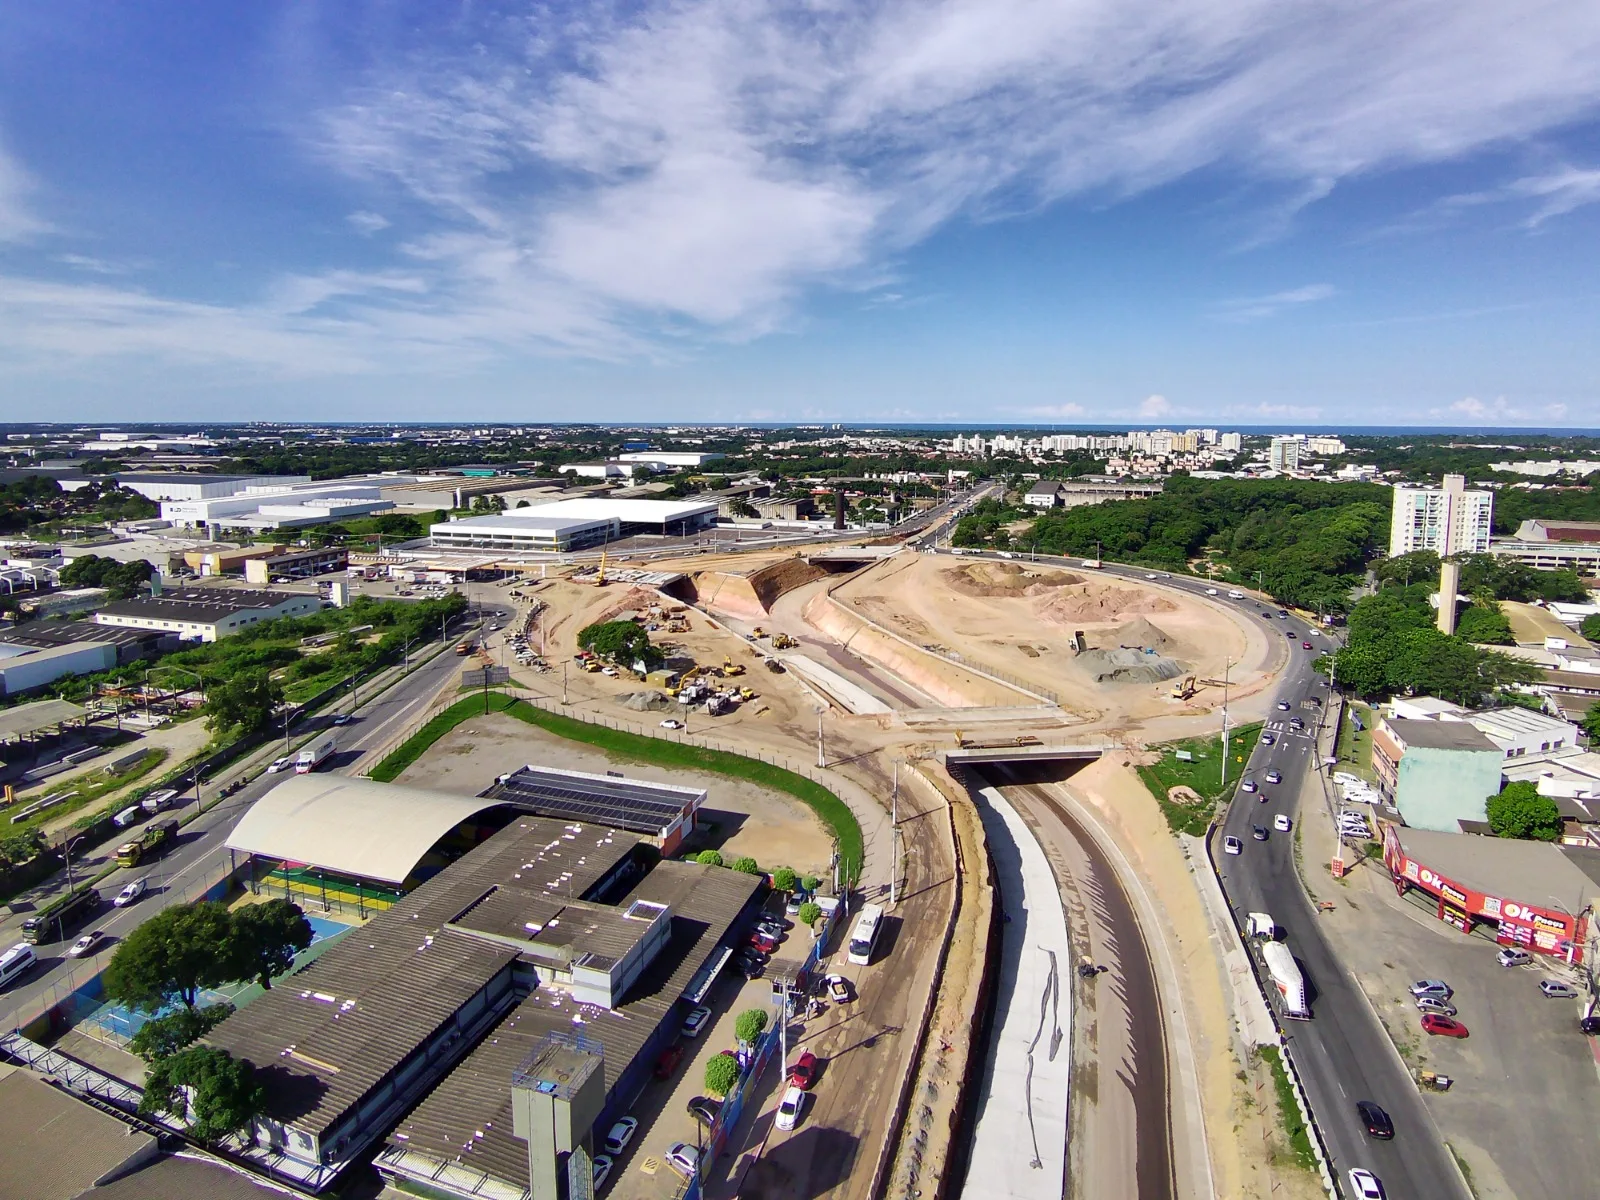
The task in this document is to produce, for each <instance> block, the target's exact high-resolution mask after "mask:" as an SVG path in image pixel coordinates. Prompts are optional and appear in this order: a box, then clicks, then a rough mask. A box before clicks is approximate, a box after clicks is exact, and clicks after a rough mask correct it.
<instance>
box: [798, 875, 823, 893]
mask: <svg viewBox="0 0 1600 1200" xmlns="http://www.w3.org/2000/svg"><path fill="white" fill-rule="evenodd" d="M800 886H801V888H802V889H804V890H805V891H807V892H815V891H816V890H817V888H819V887H821V886H822V880H820V879H818V878H817V877H816V876H815V875H807V876H806V877H805V878H804V879H802V880H801V881H800Z"/></svg>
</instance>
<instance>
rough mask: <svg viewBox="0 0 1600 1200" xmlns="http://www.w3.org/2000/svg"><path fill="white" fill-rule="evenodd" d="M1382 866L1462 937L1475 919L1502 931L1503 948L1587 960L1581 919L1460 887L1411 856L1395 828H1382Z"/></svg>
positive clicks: (1400, 887) (1499, 936)
mask: <svg viewBox="0 0 1600 1200" xmlns="http://www.w3.org/2000/svg"><path fill="white" fill-rule="evenodd" d="M1383 864H1384V866H1386V867H1388V868H1389V873H1390V874H1391V875H1392V876H1393V877H1394V883H1395V888H1396V889H1397V890H1398V891H1400V892H1401V893H1404V892H1405V890H1406V889H1407V888H1408V887H1415V888H1419V889H1421V890H1422V891H1424V892H1427V893H1428V894H1429V895H1430V896H1433V897H1434V898H1435V899H1437V900H1438V902H1439V909H1438V916H1439V919H1440V920H1441V921H1444V922H1445V923H1446V924H1448V925H1453V926H1455V927H1456V928H1457V929H1459V930H1461V931H1462V932H1463V933H1465V932H1466V931H1467V930H1468V929H1469V928H1470V927H1471V923H1472V921H1474V920H1485V921H1494V922H1495V923H1496V925H1497V926H1498V929H1499V932H1498V933H1497V934H1496V936H1495V940H1496V941H1498V942H1500V943H1501V944H1502V945H1506V946H1522V947H1524V948H1526V949H1528V950H1532V951H1535V952H1537V953H1539V954H1550V955H1559V956H1560V957H1562V958H1566V957H1567V955H1568V954H1569V953H1570V954H1571V956H1572V958H1571V961H1572V962H1574V963H1579V962H1582V961H1583V943H1584V939H1585V936H1586V929H1585V926H1586V924H1587V922H1586V921H1585V919H1584V918H1583V917H1573V916H1570V915H1568V914H1567V913H1564V912H1561V911H1560V910H1559V909H1548V908H1540V907H1539V906H1538V905H1536V904H1524V903H1522V902H1521V901H1519V900H1507V899H1505V898H1504V897H1503V896H1491V895H1488V894H1487V893H1485V892H1479V891H1474V890H1473V889H1472V888H1469V887H1467V886H1465V885H1464V884H1460V883H1457V882H1456V881H1455V880H1453V879H1451V878H1449V877H1448V876H1446V875H1441V874H1440V873H1439V872H1438V871H1435V870H1433V869H1432V868H1431V867H1425V866H1423V865H1422V864H1421V863H1419V862H1418V861H1417V860H1416V859H1414V858H1410V857H1408V856H1407V855H1406V852H1405V851H1404V850H1403V849H1402V848H1401V846H1400V837H1399V834H1398V833H1397V832H1396V826H1393V825H1387V826H1385V827H1384V831H1383Z"/></svg>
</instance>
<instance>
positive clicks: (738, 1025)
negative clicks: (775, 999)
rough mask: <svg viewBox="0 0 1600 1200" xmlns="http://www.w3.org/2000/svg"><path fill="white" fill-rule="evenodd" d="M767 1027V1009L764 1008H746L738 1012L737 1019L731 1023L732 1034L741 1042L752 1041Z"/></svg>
mask: <svg viewBox="0 0 1600 1200" xmlns="http://www.w3.org/2000/svg"><path fill="white" fill-rule="evenodd" d="M766 1027H767V1010H766V1009H764V1008H747V1009H745V1010H744V1011H743V1012H742V1013H740V1014H739V1018H738V1020H736V1021H735V1022H734V1023H733V1034H734V1036H735V1037H737V1038H738V1039H739V1040H740V1041H741V1042H753V1041H755V1040H756V1039H757V1038H758V1037H760V1036H761V1034H762V1031H763V1030H765V1029H766Z"/></svg>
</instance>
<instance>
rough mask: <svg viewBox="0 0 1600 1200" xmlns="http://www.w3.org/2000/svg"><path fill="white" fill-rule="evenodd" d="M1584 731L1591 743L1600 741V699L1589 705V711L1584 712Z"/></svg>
mask: <svg viewBox="0 0 1600 1200" xmlns="http://www.w3.org/2000/svg"><path fill="white" fill-rule="evenodd" d="M1583 731H1584V733H1586V734H1588V735H1589V741H1590V743H1591V744H1596V743H1600V701H1596V702H1595V703H1593V704H1591V705H1589V711H1588V712H1586V713H1584V714H1583Z"/></svg>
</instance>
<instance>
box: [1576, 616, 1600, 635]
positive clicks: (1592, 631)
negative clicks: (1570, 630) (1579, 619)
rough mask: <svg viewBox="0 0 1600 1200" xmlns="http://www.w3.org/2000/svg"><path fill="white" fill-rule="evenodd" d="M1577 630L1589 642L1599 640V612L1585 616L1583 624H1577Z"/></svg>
mask: <svg viewBox="0 0 1600 1200" xmlns="http://www.w3.org/2000/svg"><path fill="white" fill-rule="evenodd" d="M1578 632H1579V633H1581V634H1583V636H1584V637H1586V638H1588V639H1589V640H1590V641H1591V642H1600V613H1592V614H1591V615H1589V616H1587V617H1585V618H1584V619H1583V624H1582V625H1579V626H1578Z"/></svg>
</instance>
